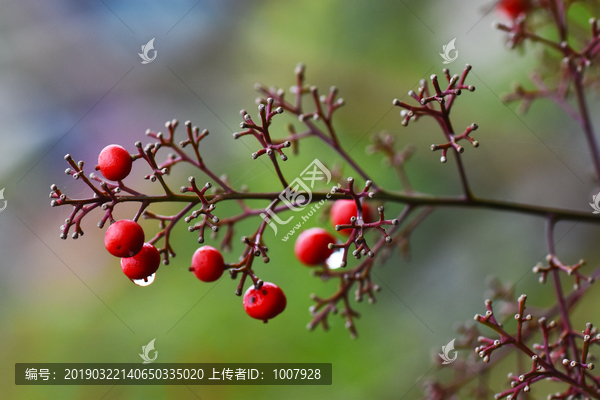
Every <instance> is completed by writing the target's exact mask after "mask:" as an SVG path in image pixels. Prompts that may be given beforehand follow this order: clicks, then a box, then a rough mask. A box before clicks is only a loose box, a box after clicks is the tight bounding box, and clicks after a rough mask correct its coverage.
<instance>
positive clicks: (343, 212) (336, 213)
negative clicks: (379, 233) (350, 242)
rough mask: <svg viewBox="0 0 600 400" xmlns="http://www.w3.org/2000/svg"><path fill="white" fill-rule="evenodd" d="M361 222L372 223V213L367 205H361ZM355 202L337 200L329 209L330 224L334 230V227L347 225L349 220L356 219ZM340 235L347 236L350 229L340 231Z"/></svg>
mask: <svg viewBox="0 0 600 400" xmlns="http://www.w3.org/2000/svg"><path fill="white" fill-rule="evenodd" d="M362 210H363V220H364V222H372V221H373V212H372V211H371V207H370V206H369V205H368V204H367V203H363V205H362ZM357 211H358V210H357V208H356V202H355V201H354V200H337V201H336V202H335V203H333V207H331V223H332V224H333V227H334V228H335V226H336V225H349V224H350V218H352V217H357ZM340 232H341V233H342V234H344V235H346V236H348V235H350V233H351V232H352V229H350V228H346V229H342V230H341V231H340Z"/></svg>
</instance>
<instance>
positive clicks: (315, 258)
mask: <svg viewBox="0 0 600 400" xmlns="http://www.w3.org/2000/svg"><path fill="white" fill-rule="evenodd" d="M329 243H335V237H334V236H333V235H332V234H331V233H329V232H327V231H326V230H325V229H323V228H310V229H307V230H305V231H304V232H302V233H301V234H300V236H298V239H297V240H296V245H295V246H294V253H296V258H297V259H298V260H300V262H301V263H303V264H305V265H309V266H313V265H319V264H323V263H324V262H325V260H327V258H329V256H330V255H331V253H333V249H330V248H329V247H327V245H328V244H329Z"/></svg>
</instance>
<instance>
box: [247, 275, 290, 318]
mask: <svg viewBox="0 0 600 400" xmlns="http://www.w3.org/2000/svg"><path fill="white" fill-rule="evenodd" d="M286 304H287V301H286V299H285V294H283V290H281V289H280V288H279V286H277V285H275V284H273V283H270V282H265V283H263V285H262V287H261V288H260V289H258V290H257V289H255V288H254V285H252V286H250V287H249V288H248V290H246V293H245V294H244V310H246V313H247V314H248V315H249V316H251V317H252V318H255V319H261V320H263V321H264V322H267V321H268V320H269V319H271V318H274V317H276V316H277V315H279V314H281V312H283V310H285V306H286Z"/></svg>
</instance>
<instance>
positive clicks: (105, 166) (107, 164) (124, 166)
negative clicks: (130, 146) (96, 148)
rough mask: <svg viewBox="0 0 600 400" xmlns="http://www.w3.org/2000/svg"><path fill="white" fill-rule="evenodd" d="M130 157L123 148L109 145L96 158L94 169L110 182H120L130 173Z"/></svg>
mask: <svg viewBox="0 0 600 400" xmlns="http://www.w3.org/2000/svg"><path fill="white" fill-rule="evenodd" d="M131 165H132V161H131V155H129V153H128V152H127V150H125V149H124V148H123V147H121V146H119V145H116V144H111V145H109V146H106V147H105V148H104V149H102V151H101V152H100V155H99V156H98V166H97V167H96V169H99V170H100V173H102V175H104V177H105V178H106V179H108V180H111V181H121V180H123V179H125V178H126V177H127V175H129V173H130V172H131Z"/></svg>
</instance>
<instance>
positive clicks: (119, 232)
mask: <svg viewBox="0 0 600 400" xmlns="http://www.w3.org/2000/svg"><path fill="white" fill-rule="evenodd" d="M144 239H145V236H144V230H143V229H142V227H141V226H140V224H138V223H137V222H135V221H131V220H128V219H122V220H120V221H117V222H115V223H113V224H111V225H110V226H109V227H108V229H107V230H106V234H105V235H104V246H105V247H106V250H108V252H109V253H110V254H112V255H113V256H115V257H133V256H135V255H136V254H137V253H139V251H140V250H141V249H142V246H143V245H144Z"/></svg>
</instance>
